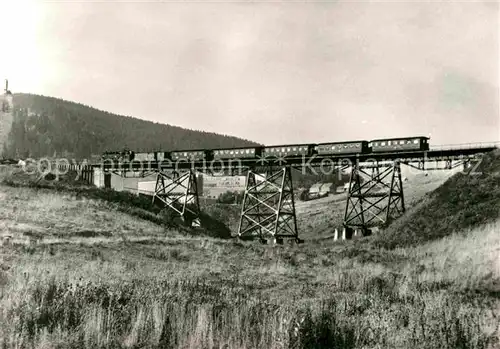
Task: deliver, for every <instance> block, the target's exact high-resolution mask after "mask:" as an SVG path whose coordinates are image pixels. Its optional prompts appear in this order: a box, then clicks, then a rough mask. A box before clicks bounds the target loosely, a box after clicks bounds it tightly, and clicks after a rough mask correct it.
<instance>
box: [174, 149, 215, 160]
mask: <svg viewBox="0 0 500 349" xmlns="http://www.w3.org/2000/svg"><path fill="white" fill-rule="evenodd" d="M211 154H212V152H211V151H210V150H206V149H196V150H176V151H172V152H170V159H171V160H173V161H177V160H188V161H203V160H211Z"/></svg>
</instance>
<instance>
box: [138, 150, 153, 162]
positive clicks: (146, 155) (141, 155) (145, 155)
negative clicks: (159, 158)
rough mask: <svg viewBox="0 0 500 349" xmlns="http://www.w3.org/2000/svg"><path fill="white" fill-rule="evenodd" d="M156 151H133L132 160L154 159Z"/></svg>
mask: <svg viewBox="0 0 500 349" xmlns="http://www.w3.org/2000/svg"><path fill="white" fill-rule="evenodd" d="M155 155H156V153H154V152H151V153H144V152H141V153H135V154H134V158H133V159H134V161H146V162H148V161H156V156H155Z"/></svg>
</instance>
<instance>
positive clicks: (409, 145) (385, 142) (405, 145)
mask: <svg viewBox="0 0 500 349" xmlns="http://www.w3.org/2000/svg"><path fill="white" fill-rule="evenodd" d="M429 139H430V138H428V137H405V138H387V139H374V140H371V141H370V144H369V146H370V148H371V151H372V153H381V152H395V151H426V150H429Z"/></svg>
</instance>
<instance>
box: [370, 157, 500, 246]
mask: <svg viewBox="0 0 500 349" xmlns="http://www.w3.org/2000/svg"><path fill="white" fill-rule="evenodd" d="M499 198H500V150H496V151H493V152H490V153H488V154H485V155H484V157H483V158H482V159H481V161H480V163H479V164H478V166H477V167H476V168H471V169H468V170H467V171H462V172H459V173H457V174H455V175H454V176H452V177H450V178H449V179H448V180H447V181H446V182H444V183H443V185H441V186H440V187H438V188H436V189H435V190H433V191H431V192H430V193H428V194H426V195H425V196H424V197H422V198H421V200H419V202H417V203H416V204H415V205H414V207H413V208H411V210H410V211H409V212H407V213H406V215H405V216H404V217H402V218H401V219H399V220H397V221H395V222H394V223H393V224H392V225H391V226H390V227H389V228H388V229H387V230H386V231H384V233H383V234H382V235H381V236H380V239H377V240H378V241H377V243H378V244H380V245H381V246H383V247H386V248H394V247H398V246H408V245H417V244H421V243H423V242H426V241H429V240H436V239H440V238H442V237H445V236H447V235H450V234H452V233H454V232H457V231H463V230H464V229H470V228H473V227H476V226H478V225H483V224H487V223H491V222H494V221H495V220H497V219H498V218H499V217H500V200H499Z"/></svg>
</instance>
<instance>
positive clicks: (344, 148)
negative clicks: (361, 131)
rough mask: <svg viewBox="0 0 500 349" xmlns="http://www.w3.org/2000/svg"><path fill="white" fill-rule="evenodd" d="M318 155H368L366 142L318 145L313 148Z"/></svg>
mask: <svg viewBox="0 0 500 349" xmlns="http://www.w3.org/2000/svg"><path fill="white" fill-rule="evenodd" d="M315 149H316V153H317V154H318V155H336V154H339V155H344V154H361V153H368V152H369V151H370V148H369V147H368V141H354V142H335V143H319V144H317V145H316V147H315Z"/></svg>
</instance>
